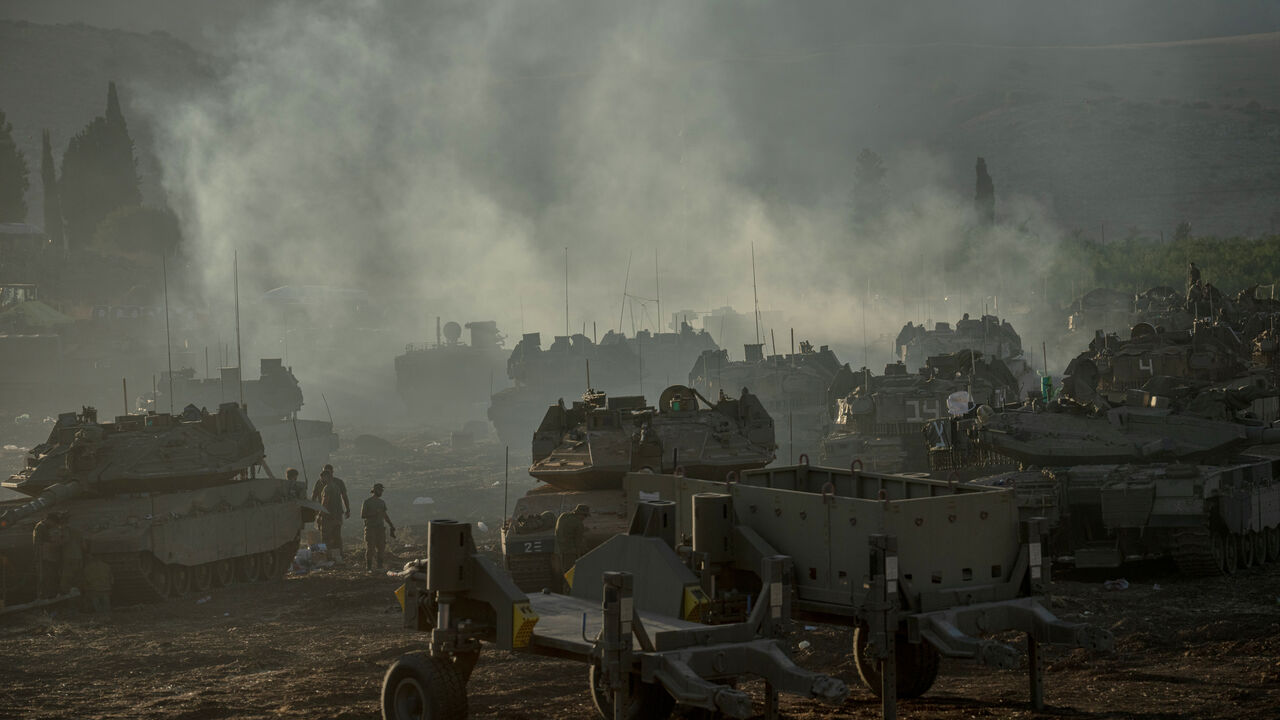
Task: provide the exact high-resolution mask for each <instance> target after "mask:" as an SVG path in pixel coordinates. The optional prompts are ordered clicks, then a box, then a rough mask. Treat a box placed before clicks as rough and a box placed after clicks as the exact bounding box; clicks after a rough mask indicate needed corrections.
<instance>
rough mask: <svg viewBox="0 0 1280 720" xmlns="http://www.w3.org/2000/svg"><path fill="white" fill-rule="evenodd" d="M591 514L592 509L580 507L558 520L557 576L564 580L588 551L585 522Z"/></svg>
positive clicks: (564, 514)
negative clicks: (570, 569)
mask: <svg viewBox="0 0 1280 720" xmlns="http://www.w3.org/2000/svg"><path fill="white" fill-rule="evenodd" d="M590 514H591V508H589V507H587V506H586V505H578V506H577V507H575V508H574V509H573V510H570V511H569V512H567V513H563V514H561V515H560V517H559V518H557V519H556V554H555V559H556V574H557V575H559V576H560V577H562V578H563V577H564V574H565V573H567V572H569V568H572V567H573V565H574V563H576V562H578V558H580V557H582V554H583V553H584V552H586V551H587V548H586V540H585V536H586V532H587V528H586V525H585V521H586V519H587V516H588V515H590Z"/></svg>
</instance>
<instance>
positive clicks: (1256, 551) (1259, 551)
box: [1245, 530, 1267, 565]
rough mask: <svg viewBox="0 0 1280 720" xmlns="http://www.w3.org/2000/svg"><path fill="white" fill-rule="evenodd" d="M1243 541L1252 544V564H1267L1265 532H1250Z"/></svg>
mask: <svg viewBox="0 0 1280 720" xmlns="http://www.w3.org/2000/svg"><path fill="white" fill-rule="evenodd" d="M1245 541H1246V542H1249V543H1252V544H1253V564H1254V565H1265V564H1266V563H1267V537H1266V531H1265V530H1250V531H1249V534H1248V535H1246V536H1245Z"/></svg>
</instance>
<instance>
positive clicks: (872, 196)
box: [853, 148, 889, 223]
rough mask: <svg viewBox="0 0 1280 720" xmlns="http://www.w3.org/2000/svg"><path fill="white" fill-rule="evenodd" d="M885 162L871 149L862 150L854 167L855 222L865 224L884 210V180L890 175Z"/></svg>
mask: <svg viewBox="0 0 1280 720" xmlns="http://www.w3.org/2000/svg"><path fill="white" fill-rule="evenodd" d="M888 172H889V171H888V170H886V169H885V167H884V160H882V159H881V158H880V156H879V155H877V154H876V153H874V152H872V151H871V150H870V149H869V148H862V152H860V153H858V157H857V159H856V160H855V161H854V166H853V214H854V222H856V223H863V222H866V221H868V220H871V219H873V218H874V217H875V216H877V215H879V213H880V212H881V210H883V208H884V201H885V192H884V178H885V175H887V174H888Z"/></svg>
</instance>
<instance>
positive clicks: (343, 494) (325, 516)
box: [311, 475, 351, 550]
mask: <svg viewBox="0 0 1280 720" xmlns="http://www.w3.org/2000/svg"><path fill="white" fill-rule="evenodd" d="M311 499H312V500H319V501H320V504H321V505H324V507H325V510H326V511H327V512H324V513H320V514H319V515H318V516H316V526H317V527H318V528H320V533H321V536H322V537H323V539H324V544H325V545H326V546H328V547H329V549H331V550H342V519H343V517H342V516H343V513H344V511H345V509H346V508H349V507H351V503H350V502H349V501H348V500H347V484H346V483H344V482H342V478H339V477H336V476H334V475H329V476H328V477H325V476H324V475H321V476H320V479H319V480H317V481H316V487H315V490H313V491H312V493H311Z"/></svg>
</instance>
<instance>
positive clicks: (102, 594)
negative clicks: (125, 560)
mask: <svg viewBox="0 0 1280 720" xmlns="http://www.w3.org/2000/svg"><path fill="white" fill-rule="evenodd" d="M86 545H88V543H86ZM85 551H86V552H85V555H86V557H87V560H85V563H84V573H83V574H82V575H81V578H82V582H81V584H82V585H83V587H82V588H81V590H84V594H85V597H86V599H88V601H89V608H90V609H91V610H93V612H94V614H95V615H110V614H111V586H112V584H114V582H115V578H114V577H112V575H111V566H110V565H108V564H106V563H105V562H103V561H102V560H101V559H100V558H98V557H97V556H96V555H92V554H89V553H88V547H86V548H85Z"/></svg>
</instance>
